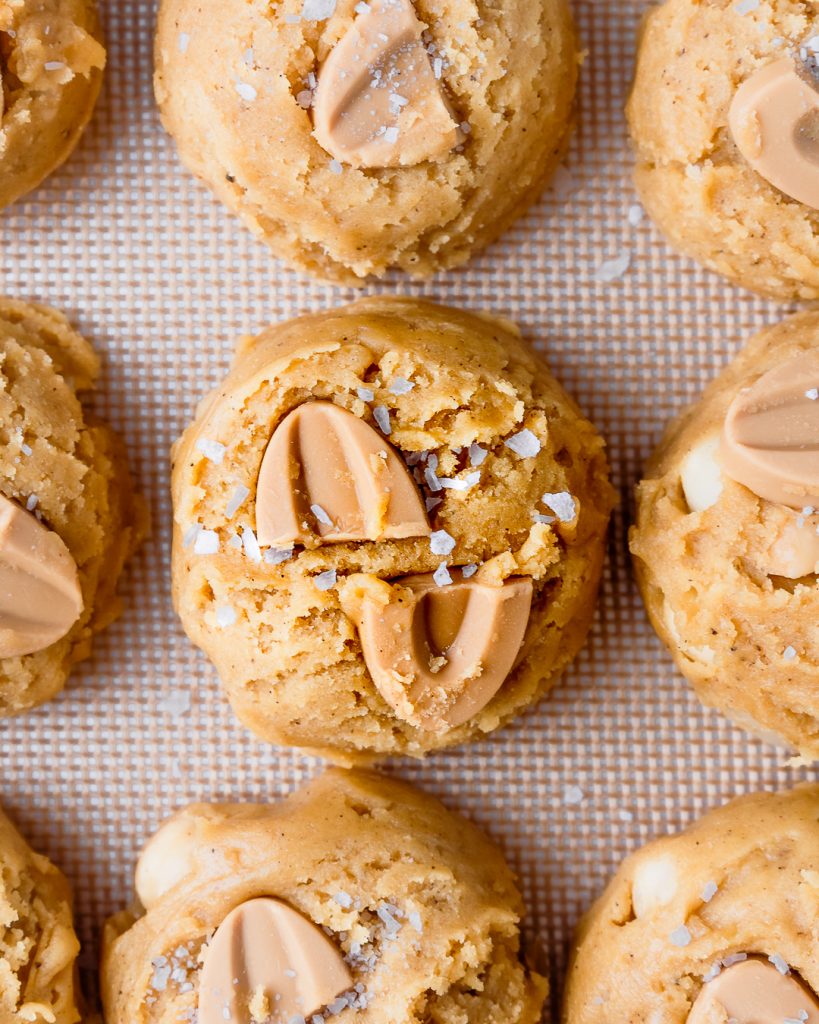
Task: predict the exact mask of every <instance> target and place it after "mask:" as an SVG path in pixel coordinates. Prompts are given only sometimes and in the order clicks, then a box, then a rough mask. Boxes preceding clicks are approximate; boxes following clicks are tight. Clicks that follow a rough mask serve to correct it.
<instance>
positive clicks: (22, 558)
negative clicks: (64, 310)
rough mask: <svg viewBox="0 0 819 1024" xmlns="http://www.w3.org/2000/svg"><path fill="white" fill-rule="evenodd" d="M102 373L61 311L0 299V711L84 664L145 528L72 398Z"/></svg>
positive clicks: (107, 433) (136, 504)
mask: <svg viewBox="0 0 819 1024" xmlns="http://www.w3.org/2000/svg"><path fill="white" fill-rule="evenodd" d="M99 369H100V367H99V360H98V358H97V356H96V355H95V353H94V351H93V350H92V348H91V346H90V345H89V344H88V342H87V341H86V340H85V339H84V338H82V337H80V335H79V334H77V332H76V331H75V330H73V329H72V327H71V325H70V324H69V323H68V321H67V320H66V318H65V317H64V316H63V315H62V314H61V313H58V312H56V311H55V310H52V309H48V308H46V307H45V306H35V305H29V304H27V303H23V302H17V301H14V300H12V299H0V438H1V439H2V452H1V453H0V716H6V715H13V714H17V713H19V712H21V711H25V710H27V709H28V708H32V707H34V706H35V705H37V704H42V703H43V702H44V701H46V700H49V699H50V698H51V697H53V696H55V695H56V694H57V693H59V691H60V690H62V688H63V686H64V685H65V681H66V679H67V677H68V675H69V673H70V671H71V669H72V667H73V665H74V664H75V663H76V662H78V661H80V660H81V659H83V658H86V657H88V655H89V653H90V651H91V640H92V637H93V635H94V633H97V632H98V631H99V630H101V629H103V628H104V627H105V626H107V625H108V624H109V623H110V622H111V621H113V619H115V618H116V617H117V615H118V614H119V611H120V603H119V600H118V599H117V597H116V585H117V581H118V579H119V575H120V573H121V571H122V568H123V565H124V564H125V561H126V560H127V558H128V557H129V556H130V555H131V553H132V552H133V550H134V548H135V546H136V545H137V543H138V541H139V540H140V539H141V536H142V534H143V533H144V528H145V525H146V523H145V519H146V515H145V510H144V507H143V504H142V501H141V499H139V498H136V497H135V496H134V494H133V491H132V487H131V481H130V478H129V476H128V470H127V466H126V460H125V452H124V449H123V446H122V443H121V442H120V440H119V439H118V438H117V437H116V435H115V434H114V433H113V432H112V431H111V430H110V429H109V428H108V427H106V426H105V425H103V424H101V423H99V422H97V421H96V420H95V419H94V418H93V417H90V416H88V415H87V414H86V413H85V412H84V410H83V407H82V405H81V402H80V398H79V396H78V392H80V393H81V392H84V391H88V390H90V389H91V388H93V387H94V386H95V382H96V379H97V377H98V375H99Z"/></svg>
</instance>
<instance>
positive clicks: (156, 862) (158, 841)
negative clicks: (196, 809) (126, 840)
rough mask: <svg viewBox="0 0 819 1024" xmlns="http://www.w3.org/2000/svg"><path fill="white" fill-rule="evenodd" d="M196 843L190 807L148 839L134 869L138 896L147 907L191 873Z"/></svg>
mask: <svg viewBox="0 0 819 1024" xmlns="http://www.w3.org/2000/svg"><path fill="white" fill-rule="evenodd" d="M195 846H196V817H195V815H193V814H191V813H189V812H188V811H187V810H184V811H180V812H179V813H178V814H175V815H174V816H173V817H172V818H169V819H168V820H167V821H166V822H165V823H164V825H162V827H161V828H160V829H159V831H158V832H156V833H155V834H154V835H153V836H152V837H151V838H150V839H149V840H148V842H147V843H146V845H145V847H144V849H143V851H142V853H141V854H140V857H139V860H138V861H137V866H136V872H135V873H134V882H135V886H136V891H137V896H138V897H139V901H140V903H141V904H142V906H143V907H145V909H146V910H148V909H150V907H152V906H153V905H154V903H156V901H157V900H158V899H159V898H160V897H161V896H164V895H165V893H166V892H170V890H171V889H173V888H174V886H176V885H178V884H179V883H180V882H181V881H182V879H183V878H185V877H186V876H187V875H188V874H190V872H191V870H192V868H193V853H194V850H195Z"/></svg>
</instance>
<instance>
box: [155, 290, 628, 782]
mask: <svg viewBox="0 0 819 1024" xmlns="http://www.w3.org/2000/svg"><path fill="white" fill-rule="evenodd" d="M613 498H614V496H613V492H612V489H611V487H610V485H609V482H608V475H607V465H606V459H605V455H604V445H603V441H602V439H601V438H600V436H599V435H598V434H597V433H596V432H595V430H594V428H593V427H592V426H591V424H590V423H589V422H588V421H587V420H585V419H583V417H582V415H581V413H580V411H579V410H578V408H577V406H576V405H575V404H574V402H572V400H571V399H570V398H569V397H568V396H567V395H566V394H565V392H564V391H563V390H562V389H561V387H560V386H559V385H558V384H557V382H556V381H555V380H554V378H553V377H552V376H551V375H550V373H549V371H548V369H547V368H546V366H545V364H544V363H543V362H541V361H540V359H538V358H537V357H536V356H535V355H534V354H533V353H532V351H531V350H530V349H529V348H528V347H527V346H526V345H525V344H524V343H523V341H522V340H521V338H520V335H519V333H518V331H517V329H516V328H515V327H514V326H513V325H511V324H509V323H508V322H500V321H498V320H494V319H491V318H489V317H487V316H476V315H474V314H468V313H462V312H459V311H457V310H453V309H444V308H442V307H439V306H433V305H430V304H428V303H420V302H416V301H413V300H409V299H395V298H374V299H365V300H362V301H360V302H357V303H355V304H353V305H351V306H348V307H345V308H342V309H339V310H335V311H332V312H326V313H320V314H318V315H315V316H308V317H303V318H301V319H298V320H294V321H291V322H289V323H285V324H280V325H278V326H276V327H272V328H270V329H268V330H267V331H265V332H264V333H262V334H261V335H259V337H258V338H255V339H250V340H247V341H245V342H244V343H243V344H242V346H241V347H240V349H239V351H238V354H237V356H236V360H235V363H234V366H233V369H232V371H231V373H230V375H229V376H228V378H227V380H226V381H225V383H224V384H223V385H222V387H221V388H220V389H219V390H218V391H216V392H214V393H213V394H212V395H211V396H210V397H209V398H207V399H206V400H205V402H204V403H203V405H202V406H201V407H200V410H199V415H198V417H197V419H196V421H195V422H194V423H193V424H192V426H190V427H189V428H188V430H187V431H186V432H185V434H184V435H183V437H182V438H181V440H180V441H179V442H178V444H177V446H176V449H175V454H174V469H173V499H174V515H175V541H174V554H173V587H174V595H175V602H176V607H177V610H178V612H179V614H180V616H181V618H182V622H183V624H184V626H185V629H186V630H187V632H188V635H189V636H190V637H191V639H192V640H193V641H194V643H196V644H197V645H198V646H200V647H202V648H203V649H204V650H205V651H206V652H207V654H208V655H209V656H210V658H211V659H212V660H213V661H214V663H215V664H216V666H217V668H218V670H219V673H220V675H221V677H222V680H223V683H224V685H225V687H226V689H227V692H228V696H229V697H230V700H231V702H232V704H233V706H234V708H235V710H236V712H237V714H238V715H239V717H240V718H241V719H242V721H243V722H244V723H245V724H246V725H247V726H248V727H249V728H251V729H253V730H254V732H256V733H257V734H258V735H259V736H261V737H263V738H264V739H267V740H270V741H272V742H275V743H280V744H287V745H291V746H302V747H308V748H311V749H312V750H314V751H319V752H321V753H323V754H325V755H326V756H329V757H332V758H335V759H337V760H340V761H342V762H344V761H355V760H360V759H367V758H369V759H372V758H373V757H380V756H385V755H388V754H409V755H412V756H421V755H423V754H424V753H426V752H427V751H430V750H433V749H438V748H441V747H446V746H450V745H452V744H455V743H461V742H465V741H467V740H470V739H474V738H477V737H479V736H482V735H484V734H486V733H489V732H491V731H492V730H494V729H497V728H498V727H499V726H500V725H502V724H504V723H505V722H507V721H508V720H509V719H510V718H511V717H512V716H513V715H515V714H517V713H519V712H520V711H521V710H523V709H524V708H525V707H527V706H528V705H530V704H532V703H533V702H534V701H536V700H538V699H539V698H540V697H541V696H542V695H543V694H544V693H545V692H546V691H547V690H548V689H550V687H552V686H553V685H554V683H555V681H556V679H557V676H558V675H559V673H560V672H561V671H562V670H563V669H564V668H565V666H566V665H567V664H568V663H569V662H570V661H571V659H572V658H573V657H574V655H575V654H576V653H577V651H578V649H579V647H580V646H581V645H582V643H583V641H584V638H585V636H586V632H587V630H588V627H589V623H590V620H591V618H592V614H593V610H594V600H595V594H596V591H597V586H598V581H599V577H600V570H601V564H602V561H603V551H604V539H605V532H606V525H607V522H608V518H609V513H610V510H611V507H612V504H613Z"/></svg>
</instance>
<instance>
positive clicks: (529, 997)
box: [102, 769, 547, 1024]
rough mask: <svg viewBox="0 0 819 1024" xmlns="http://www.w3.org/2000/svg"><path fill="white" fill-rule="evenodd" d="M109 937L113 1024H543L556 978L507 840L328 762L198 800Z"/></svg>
mask: <svg viewBox="0 0 819 1024" xmlns="http://www.w3.org/2000/svg"><path fill="white" fill-rule="evenodd" d="M136 888H137V894H138V897H139V900H140V901H141V904H137V906H136V907H135V908H133V909H132V910H130V911H125V912H123V913H121V914H119V915H117V916H116V917H114V918H112V919H111V920H110V921H109V923H108V926H107V928H106V932H105V938H104V949H103V959H102V996H103V1005H104V1009H105V1019H106V1021H107V1024H130V1022H132V1021H134V1020H141V1021H145V1022H147V1024H175V1022H177V1021H191V1020H198V1021H200V1022H206V1024H210V1022H216V1021H228V1022H230V1024H262V1022H263V1021H267V1022H269V1024H291V1021H293V1020H298V1021H302V1020H304V1019H307V1020H310V1021H316V1020H318V1021H325V1020H338V1021H339V1024H345V1022H350V1021H353V1020H355V1021H357V1022H360V1024H427V1022H429V1021H436V1022H440V1024H536V1022H537V1021H539V1020H540V1013H541V1008H542V1005H543V1002H544V999H545V997H546V993H547V983H546V980H545V979H544V978H542V977H540V976H539V975H537V974H536V973H534V972H533V971H531V970H529V969H528V967H527V966H526V964H525V962H524V960H523V959H522V955H521V949H520V919H521V916H522V914H523V905H522V901H521V898H520V895H519V893H518V891H517V888H516V886H515V882H514V879H513V876H512V874H511V872H510V871H509V869H508V867H507V866H506V864H505V863H504V861H503V857H502V856H501V854H500V852H499V851H498V849H497V848H496V847H495V846H493V845H492V843H490V842H489V840H488V839H487V838H486V837H485V836H484V835H483V834H482V833H481V832H479V831H478V830H477V829H476V828H475V827H474V826H473V825H471V824H469V823H468V822H466V821H464V820H463V819H462V818H460V817H457V816H455V815H453V814H451V813H449V812H448V811H447V810H446V809H445V808H444V807H442V806H441V804H439V803H438V802H437V800H434V799H432V798H431V797H428V796H425V795H424V794H422V793H420V792H418V791H417V790H415V789H413V788H412V787H410V786H408V785H406V784H405V783H400V782H396V781H391V780H388V779H386V778H380V777H378V776H376V775H372V774H368V773H363V772H342V771H339V770H337V769H336V770H330V771H328V772H327V773H326V774H324V775H322V776H321V777H320V778H318V779H317V780H314V781H313V782H312V783H310V784H309V785H308V786H306V787H305V788H304V789H302V790H300V791H299V792H297V793H296V794H295V795H293V796H290V797H289V798H288V799H286V800H283V801H281V802H279V803H275V804H221V805H220V804H195V805H193V806H191V807H188V808H186V809H185V810H183V811H181V812H179V814H177V815H176V816H175V817H174V818H171V819H170V820H169V821H168V822H166V824H165V825H164V826H163V827H162V829H160V831H159V832H158V833H157V834H156V836H154V838H153V839H152V840H151V841H150V842H149V843H148V845H147V847H146V848H145V850H144V851H143V853H142V856H141V857H140V860H139V863H138V865H137V870H136Z"/></svg>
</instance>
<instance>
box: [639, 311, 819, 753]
mask: <svg viewBox="0 0 819 1024" xmlns="http://www.w3.org/2000/svg"><path fill="white" fill-rule="evenodd" d="M817 388H819V314H816V313H805V314H801V315H798V316H795V317H791V318H790V319H788V320H785V321H784V322H783V323H781V324H779V325H778V326H775V327H771V328H768V329H767V330H764V331H762V332H761V333H760V334H759V335H757V336H756V337H755V338H754V339H753V340H752V341H751V343H750V344H749V345H748V347H747V348H746V349H745V350H744V351H743V352H742V353H741V354H740V355H739V356H738V357H737V359H735V360H734V362H733V363H732V364H731V365H730V366H729V367H728V368H727V369H726V370H725V371H724V372H723V373H722V374H721V375H720V376H719V377H718V378H717V380H716V381H714V383H713V384H711V386H710V387H709V388H708V390H707V391H706V392H705V395H704V396H703V398H702V399H701V401H700V402H698V403H697V404H696V405H695V406H693V407H692V408H691V409H689V410H688V412H686V413H685V414H684V415H683V416H682V418H681V419H679V420H678V421H677V422H676V423H674V424H672V426H671V428H670V429H669V431H668V433H667V435H666V437H665V439H664V440H663V442H662V444H661V445H660V447H659V449H658V450H657V452H656V453H655V455H654V456H653V458H652V460H651V462H650V463H649V465H648V467H647V469H646V477H645V479H644V480H643V481H642V483H641V484H640V485H639V487H638V489H637V522H636V526H635V527H634V528H633V530H632V533H631V550H632V552H633V554H634V563H635V568H636V571H637V578H638V581H639V583H640V587H641V590H642V593H643V598H644V600H645V604H646V608H647V609H648V613H649V616H650V618H651V621H652V623H653V625H654V628H655V629H656V630H657V632H658V633H659V635H660V637H661V638H662V639H663V641H664V642H665V643H666V644H667V646H668V647H669V649H670V650H671V653H672V654H673V655H674V659H675V660H676V662H677V665H678V667H679V668H680V670H681V671H682V672H683V674H684V675H685V676H686V677H687V678H688V679H689V680H690V681H691V682H692V683H693V685H694V687H695V689H696V690H697V693H698V694H699V696H700V698H701V699H702V700H703V701H705V703H706V704H709V705H710V706H712V707H716V708H718V709H719V710H720V711H722V712H723V713H724V714H726V715H728V716H729V717H730V718H732V719H733V720H734V721H735V722H736V723H738V724H739V725H742V726H744V727H746V728H748V729H751V730H752V731H754V732H756V733H758V734H761V735H763V736H765V737H766V738H768V739H772V740H773V741H774V742H780V743H781V742H783V741H784V742H785V743H787V744H788V745H790V746H791V747H793V748H794V749H796V750H798V751H800V752H801V754H802V755H803V756H804V757H805V758H807V759H809V760H814V759H817V758H819V643H817V638H816V635H815V622H816V618H817V615H819V591H817V587H816V581H817V573H819V534H817V531H818V530H819V514H818V513H819V456H818V455H817V446H818V444H819V403H817V401H816V398H817V394H819V392H817Z"/></svg>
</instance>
